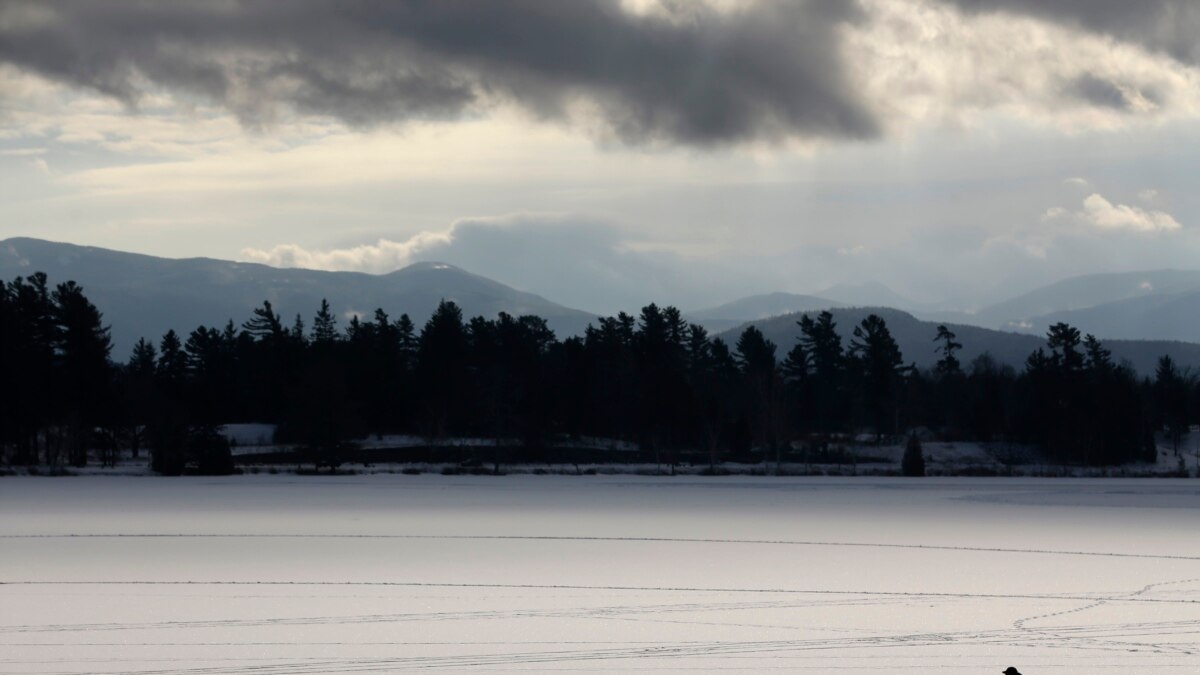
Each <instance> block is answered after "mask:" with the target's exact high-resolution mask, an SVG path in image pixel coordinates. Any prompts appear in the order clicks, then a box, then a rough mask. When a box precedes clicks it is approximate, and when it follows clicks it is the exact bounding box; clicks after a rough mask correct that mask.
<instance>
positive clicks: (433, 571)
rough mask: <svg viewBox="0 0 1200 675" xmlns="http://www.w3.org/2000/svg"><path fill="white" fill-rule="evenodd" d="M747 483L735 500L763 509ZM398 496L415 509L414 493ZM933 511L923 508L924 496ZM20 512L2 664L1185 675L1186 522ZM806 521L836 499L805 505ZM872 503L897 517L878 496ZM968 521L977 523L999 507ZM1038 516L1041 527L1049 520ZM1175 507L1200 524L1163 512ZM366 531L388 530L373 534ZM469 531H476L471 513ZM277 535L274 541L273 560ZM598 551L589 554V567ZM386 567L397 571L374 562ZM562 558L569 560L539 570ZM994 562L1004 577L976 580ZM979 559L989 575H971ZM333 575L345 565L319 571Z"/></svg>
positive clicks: (8, 521)
mask: <svg viewBox="0 0 1200 675" xmlns="http://www.w3.org/2000/svg"><path fill="white" fill-rule="evenodd" d="M98 480H100V481H101V482H102V481H103V480H104V479H98ZM535 480H547V478H546V477H539V478H537V479H535ZM550 480H554V479H553V478H550ZM1003 480H1004V479H1001V481H1000V483H998V485H1000V486H1003ZM70 482H71V481H58V482H54V481H47V480H44V479H43V480H41V481H40V483H39V488H41V487H43V486H50V489H48V490H46V491H45V494H43V493H41V492H38V493H37V494H38V497H37V499H45V500H46V503H51V502H52V501H54V500H67V501H69V500H70V496H69V495H70V493H69V492H68V491H67V490H65V489H64V490H62V491H61V492H60V491H58V487H59V486H60V485H63V486H66V485H67V484H68V483H70ZM18 483H19V481H9V482H7V483H5V484H3V485H0V488H7V487H8V485H10V484H18ZM230 484H231V485H233V486H234V487H232V488H229V490H230V491H229V492H228V493H227V495H233V497H232V498H233V499H235V500H236V499H241V500H243V502H244V507H245V508H246V509H249V510H253V509H255V508H258V507H257V506H256V505H255V501H254V496H253V489H254V486H253V484H249V485H243V486H240V487H239V486H237V484H236V482H232V483H230ZM183 485H184V489H183V493H185V494H184V495H183V496H182V497H181V499H183V500H184V502H185V503H191V502H190V501H189V499H191V497H194V495H192V496H189V495H187V494H186V493H187V492H188V490H190V489H191V484H186V483H185V484H183ZM22 487H23V486H22ZM91 487H94V486H89V488H91ZM127 487H128V486H123V488H120V489H125V488H127ZM1064 488H1065V489H1067V490H1069V489H1070V488H1071V485H1070V484H1064ZM106 489H107V488H104V487H101V488H100V491H101V492H102V493H103V492H104V491H105V490H106ZM120 489H118V488H117V487H116V486H115V485H114V487H113V493H112V495H111V499H113V500H115V501H118V502H120V501H121V500H132V503H128V504H122V505H121V507H120V508H121V509H129V510H130V511H131V512H135V513H136V512H137V511H138V509H139V508H145V507H147V506H149V504H147V503H145V502H141V501H139V500H140V497H138V496H137V495H136V493H135V494H134V495H133V496H130V494H129V493H121V492H120ZM344 489H346V490H349V491H353V489H354V487H353V485H352V484H351V483H347V484H346V487H345V488H344ZM1001 489H1002V488H1001ZM1146 489H1151V488H1146ZM746 490H748V491H749V492H748V493H747V495H746V498H747V499H748V500H749V501H751V502H754V500H755V499H757V498H759V496H760V495H758V494H756V493H755V492H754V491H753V488H752V487H747V488H746ZM197 492H198V493H203V490H202V489H199V488H197ZM763 492H770V491H763ZM34 493H35V491H29V492H27V493H25V495H23V496H25V497H28V495H32V494H34ZM442 496H443V497H444V496H445V495H442ZM473 496H474V497H478V495H473ZM676 496H677V495H675V494H672V495H670V496H664V497H663V500H664V501H670V500H671V499H674V498H675V497H676ZM913 496H914V495H913V492H912V491H906V493H905V496H904V498H905V499H912V498H913ZM655 498H657V497H655ZM806 498H813V497H812V495H809V496H808V497H806ZM409 499H412V500H414V501H412V504H416V505H417V506H418V507H419V506H420V504H421V499H422V497H420V496H416V497H409ZM498 499H500V501H501V502H502V501H503V499H502V498H498ZM553 499H557V498H552V499H551V501H553ZM947 499H948V497H947V496H946V495H945V494H941V493H940V492H938V493H934V492H931V493H930V494H929V495H928V496H927V502H928V503H929V504H938V503H945V504H948V503H949V502H948V501H946V500H947ZM484 501H485V502H486V500H484ZM15 503H17V502H16V501H14V500H12V499H10V498H9V497H7V496H6V495H5V494H3V493H0V553H3V554H2V555H0V673H62V674H66V673H75V672H83V671H86V672H91V673H102V674H110V675H115V674H117V673H128V674H131V675H133V674H136V675H156V674H166V673H191V674H196V675H204V674H210V675H218V674H226V673H248V674H258V675H288V674H305V673H354V672H412V671H422V670H442V671H446V672H459V671H472V672H475V671H478V672H489V671H503V672H507V671H547V672H648V671H673V670H686V671H689V672H708V671H716V670H740V671H743V672H765V671H786V672H794V671H804V672H863V673H866V672H929V671H939V672H948V673H949V672H955V673H958V672H963V673H969V672H981V673H995V672H999V671H1000V670H1002V669H1003V668H1004V667H1005V666H1007V665H1017V666H1018V667H1019V668H1021V670H1022V672H1026V673H1031V674H1032V675H1037V673H1046V672H1054V673H1096V672H1130V671H1136V672H1178V673H1190V672H1198V671H1200V607H1198V606H1197V605H1200V541H1197V539H1198V538H1197V537H1196V536H1195V535H1197V534H1200V532H1197V529H1200V527H1197V528H1193V529H1181V525H1180V523H1181V522H1186V521H1171V522H1167V523H1164V524H1162V525H1161V527H1162V529H1163V531H1164V532H1169V533H1172V535H1173V536H1177V537H1178V539H1177V540H1176V539H1172V538H1170V537H1168V538H1165V539H1161V540H1160V539H1154V542H1155V543H1156V544H1157V545H1156V546H1154V547H1153V548H1151V549H1150V551H1149V552H1138V551H1136V550H1113V549H1121V548H1127V547H1126V543H1125V541H1124V539H1123V538H1122V535H1132V534H1133V533H1129V532H1122V531H1120V530H1117V531H1110V532H1109V534H1108V536H1107V537H1106V538H1103V539H1100V540H1094V541H1081V539H1078V538H1076V539H1072V538H1071V537H1070V536H1068V535H1069V533H1064V541H1063V542H1062V543H1063V546H1062V548H1055V547H1047V546H1045V545H1044V544H1045V542H1046V541H1047V537H1048V535H1047V533H1046V532H1040V533H1039V536H1038V537H1036V538H1031V539H1030V541H1031V542H1032V545H1029V546H1018V545H1014V541H1013V539H1012V538H1011V537H1009V538H998V539H997V542H998V543H997V544H996V545H994V546H992V545H976V544H978V543H979V542H978V540H972V541H973V543H972V544H970V545H968V544H963V545H955V544H951V543H946V542H945V541H944V540H943V541H941V543H938V542H939V539H938V537H932V541H931V543H897V542H895V541H894V540H893V539H894V537H893V536H891V535H893V534H894V533H893V532H891V531H888V529H887V527H885V526H879V529H878V534H880V535H881V538H880V539H879V540H876V541H863V540H862V539H865V538H867V535H866V534H864V532H866V533H869V531H870V530H871V527H873V526H872V525H870V523H868V524H867V525H866V526H865V527H866V529H865V530H863V531H861V532H859V533H858V534H857V536H851V537H847V540H846V541H837V540H832V539H830V540H825V539H820V538H812V539H808V538H792V537H788V536H781V537H779V538H758V537H746V538H736V537H719V536H712V537H704V536H695V537H685V536H680V537H673V536H665V535H664V536H603V535H595V536H590V535H579V536H570V535H558V534H544V535H543V534H489V535H481V534H465V533H464V534H404V533H395V532H378V531H376V532H360V533H347V534H337V533H332V532H331V533H326V534H320V533H318V534H287V533H281V532H258V533H254V532H238V533H221V532H215V531H209V532H196V533H188V532H152V531H147V530H150V529H152V528H151V527H147V526H146V525H145V524H141V525H139V522H141V521H139V520H138V519H137V517H136V516H135V517H134V518H133V522H132V523H130V524H129V525H127V527H129V529H131V530H143V531H142V532H141V533H139V532H137V531H131V532H118V531H112V530H113V529H114V528H112V527H111V525H112V523H109V525H110V527H109V528H106V530H104V531H93V532H87V531H81V530H77V531H74V532H65V533H60V534H49V533H31V532H27V531H20V528H18V527H16V525H17V524H18V523H19V522H23V519H27V518H30V517H32V514H36V513H38V512H39V509H38V508H37V505H33V506H28V507H26V506H22V509H21V510H20V511H18V510H15V509H12V508H9V507H11V506H12V505H13V504H15ZM922 503H923V504H924V502H922ZM382 505H385V504H383V503H381V506H382ZM386 506H388V508H390V507H391V505H386ZM741 506H744V504H741ZM816 506H819V507H828V504H825V503H824V502H821V501H820V499H817V501H816ZM60 507H61V503H60V504H58V507H56V509H51V510H48V511H47V513H48V515H46V516H45V517H46V519H47V528H46V529H49V530H59V531H64V530H66V529H67V526H69V525H70V524H71V522H72V519H73V518H74V517H76V516H78V513H76V512H74V511H73V510H72V509H70V508H66V509H62V508H60ZM882 507H883V508H894V509H899V510H903V509H904V508H907V507H906V506H905V505H904V504H899V503H890V502H888V497H886V496H885V497H884V498H883V504H882ZM78 508H79V509H80V510H81V512H82V511H86V510H87V508H88V504H87V503H86V502H81V503H80V504H79V505H78ZM429 508H430V509H435V510H436V509H437V508H440V507H439V506H437V505H431V506H429ZM814 508H815V507H814ZM947 508H952V507H947ZM976 508H979V509H982V510H981V511H979V513H981V514H985V515H988V514H992V513H993V511H991V510H994V509H999V510H1001V511H1003V509H1004V508H1005V507H1004V506H1003V504H990V503H989V504H985V505H981V506H978V507H976ZM1193 508H1195V509H1200V496H1198V497H1196V504H1195V506H1194V507H1193ZM1047 509H1048V510H1047V512H1046V513H1047V514H1049V519H1050V520H1053V517H1054V507H1047ZM267 510H268V511H270V509H267ZM717 510H719V509H717ZM1172 511H1173V512H1174V513H1180V514H1181V516H1183V517H1187V518H1193V519H1195V518H1196V516H1197V515H1200V514H1192V513H1190V512H1188V511H1187V510H1186V509H1183V510H1181V509H1179V508H1178V505H1176V506H1174V507H1173V508H1172ZM1181 511H1182V513H1181ZM370 512H371V510H370V508H367V509H366V510H365V511H361V510H356V511H354V514H355V517H365V516H363V515H362V514H364V513H366V514H369V513H370ZM222 513H226V514H227V512H222ZM747 513H750V514H753V517H754V518H762V519H766V521H767V522H766V523H765V524H764V522H763V521H762V520H758V521H757V522H755V524H754V527H755V529H754V530H751V531H752V532H753V533H755V534H760V533H762V532H763V529H764V528H766V529H771V527H773V525H772V522H771V520H770V519H772V518H777V519H779V522H778V526H779V528H780V531H781V533H786V534H791V533H793V532H794V530H793V529H789V528H791V527H792V525H791V524H789V523H788V522H787V520H786V518H787V516H790V515H791V514H789V513H787V512H783V513H781V512H780V511H779V505H778V504H777V503H775V502H773V501H771V500H765V502H764V505H763V510H762V512H761V513H759V512H755V511H753V510H751V511H749V512H747ZM747 513H739V514H738V515H737V516H734V517H733V518H734V520H735V521H736V520H737V519H739V518H750V517H751V516H750V515H747ZM922 513H923V514H926V515H924V516H923V517H924V518H927V519H928V518H933V520H932V521H929V522H923V523H922V525H923V527H925V528H930V529H929V530H927V529H922V528H918V529H916V530H914V537H913V538H914V539H918V540H919V539H921V538H922V537H921V536H920V535H922V534H927V533H928V532H929V531H930V530H936V529H937V528H938V527H950V526H951V525H949V524H947V523H943V522H941V521H938V520H937V518H939V517H940V516H929V515H928V514H927V513H926V512H925V511H922ZM933 513H936V511H934V512H933ZM1087 513H1095V514H1097V517H1099V516H1102V515H1103V514H1104V513H1105V510H1104V509H1096V510H1095V511H1090V510H1089V511H1087ZM192 515H193V516H195V517H196V520H195V522H197V523H199V524H201V525H202V524H204V523H205V522H210V521H211V522H212V523H214V524H215V523H220V522H223V521H222V520H221V519H220V518H224V517H227V516H224V515H223V516H221V517H220V518H218V517H217V516H216V515H214V514H207V513H205V511H204V507H203V506H200V507H199V508H198V510H197V511H196V512H194V513H193V514H192ZM711 515H712V514H711V512H702V513H701V514H700V515H697V518H698V519H701V520H703V518H704V517H709V516H711ZM999 515H1000V516H1002V517H1012V514H1011V513H1010V512H1003V513H999ZM626 516H627V514H626V513H623V512H617V513H615V514H614V517H615V518H617V517H619V518H623V517H626ZM272 517H273V516H272ZM591 517H593V518H599V519H600V520H598V521H589V522H592V523H593V524H595V523H597V522H603V519H604V515H603V513H601V514H599V515H595V514H593V515H592V516H591ZM1071 518H1078V513H1077V512H1076V513H1075V514H1073V515H1072V516H1071ZM1001 520H1002V519H1001ZM268 522H269V518H268ZM947 522H949V521H947ZM997 522H1000V521H997ZM1064 522H1074V521H1064ZM1146 522H1147V524H1146V527H1147V528H1148V529H1151V530H1152V529H1154V528H1156V527H1160V526H1159V525H1155V524H1154V521H1153V520H1149V521H1146ZM1031 523H1032V524H1031V525H1030V527H1031V528H1036V527H1038V524H1037V523H1036V521H1031ZM384 524H386V527H383V526H382V525H384ZM619 524H620V523H619V522H618V523H617V525H619ZM737 525H738V523H737V522H725V523H722V526H723V528H722V529H726V528H728V527H730V526H734V527H736V526H737ZM523 526H524V527H528V528H531V529H536V528H538V527H541V526H542V525H541V524H540V523H539V522H537V521H536V519H534V520H530V521H529V522H526V523H524V524H523ZM363 527H364V528H367V529H369V528H370V527H376V528H377V529H394V528H395V526H394V524H393V523H391V522H390V521H386V520H384V521H380V522H370V523H368V524H367V525H365V526H363ZM1047 527H1050V526H1049V525H1048V526H1047ZM461 529H465V530H470V529H472V522H471V521H470V519H468V520H467V521H465V522H463V524H462V528H461ZM606 529H611V528H606ZM1031 531H1032V530H1031ZM885 534H886V535H888V536H886V538H885V537H883V536H882V535H885ZM1050 534H1051V535H1052V534H1053V533H1052V532H1051V533H1050ZM1143 534H1144V533H1143ZM1146 536H1149V535H1146ZM1049 539H1051V540H1052V539H1053V536H1049ZM284 542H290V543H288V544H287V549H286V550H285V551H278V550H276V548H275V547H276V546H278V545H282V544H283V543H284ZM1081 543H1082V545H1081ZM1106 549H1107V550H1106ZM10 554H11V555H10ZM297 555H300V556H302V557H301V558H300V560H301V561H302V562H303V561H306V560H308V559H309V558H312V559H319V560H320V564H319V565H317V564H315V563H314V566H312V567H309V566H302V567H300V568H298V569H300V572H302V574H301V573H295V574H291V575H289V574H282V575H281V576H283V578H271V577H269V576H264V575H263V572H264V571H270V570H272V569H279V570H280V571H281V572H285V573H286V572H288V571H289V570H290V569H291V568H292V567H291V566H293V565H296V564H297V560H296V559H295V558H294V557H293V556H297ZM593 555H595V556H599V557H600V558H601V559H600V560H597V561H589V562H588V563H587V564H584V563H581V562H580V561H581V560H589V558H590V557H591V556H593ZM205 556H209V557H205ZM304 556H307V557H304ZM381 556H382V557H381ZM197 558H199V559H197ZM210 558H211V559H210ZM393 559H394V560H395V566H396V569H393V568H392V567H391V566H390V565H388V564H386V563H387V561H389V560H393ZM381 560H382V561H383V562H381ZM554 560H561V567H555V566H554V565H551V564H549V563H547V562H546V561H551V562H552V561H554ZM447 561H449V562H447ZM530 561H533V562H530ZM226 563H228V564H226ZM235 563H244V565H240V564H235ZM530 565H546V566H541V567H535V568H534V569H532V571H530V568H529V566H530ZM781 565H782V566H784V568H783V569H781V568H780V566H781ZM906 565H915V566H916V569H915V570H911V572H912V573H909V572H910V570H907V569H906V568H905V566H906ZM989 565H993V566H995V567H994V569H995V570H999V572H997V573H995V575H996V576H1000V575H1003V576H1004V577H1005V578H1003V579H996V582H995V583H994V584H993V583H991V582H989V581H987V579H989V578H990V577H991V576H992V575H993V571H992V570H993V568H992V567H987V566H989ZM847 566H850V567H853V569H851V570H847V569H846V567H847ZM176 567H178V568H179V569H178V570H177V569H175V568H176ZM976 568H982V569H983V571H982V572H977V573H976V574H978V576H980V577H981V578H983V579H984V581H983V582H979V581H978V580H975V579H974V578H973V577H970V574H972V570H973V569H976ZM314 570H323V571H324V574H325V576H324V577H323V578H319V577H316V576H314ZM347 570H349V571H352V572H354V574H349V575H345V576H338V577H334V576H331V575H333V574H338V573H340V572H345V571H347ZM647 570H649V571H647ZM663 570H666V571H667V572H672V571H677V572H678V574H679V576H680V582H679V583H677V584H676V583H654V582H655V581H661V580H662V579H663V576H662V573H663ZM138 571H142V572H145V573H146V575H145V577H144V578H139V577H138ZM850 573H853V574H850ZM1189 573H1190V575H1189ZM848 574H849V577H848V576H847V575H848ZM222 575H224V576H222ZM462 575H467V576H466V577H463V576H462ZM454 576H458V577H459V578H458V579H454V578H447V577H454ZM667 576H671V575H670V574H668V575H667ZM757 576H763V577H766V578H763V579H758V578H756V577H757ZM364 577H371V578H364ZM538 577H544V578H538ZM847 578H850V579H857V583H853V584H850V583H848V582H847ZM614 579H621V580H633V581H637V580H639V579H641V580H644V581H646V582H647V583H634V582H633V581H630V582H629V583H621V582H614V581H613V580H614ZM781 580H782V581H785V582H786V583H780V582H781ZM697 581H702V582H703V583H695V582H697Z"/></svg>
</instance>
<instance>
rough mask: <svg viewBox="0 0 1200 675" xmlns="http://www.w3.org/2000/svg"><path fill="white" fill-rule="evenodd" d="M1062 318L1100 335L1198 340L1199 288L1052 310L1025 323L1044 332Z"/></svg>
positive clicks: (1199, 320)
mask: <svg viewBox="0 0 1200 675" xmlns="http://www.w3.org/2000/svg"><path fill="white" fill-rule="evenodd" d="M1058 321H1065V322H1067V323H1069V324H1071V325H1072V326H1076V327H1078V328H1079V329H1080V330H1081V331H1083V332H1085V333H1093V334H1094V335H1096V336H1097V337H1101V338H1123V339H1128V340H1142V339H1147V338H1162V339H1167V340H1187V341H1196V340H1200V291H1187V292H1180V293H1155V294H1153V295H1149V296H1146V297H1138V298H1128V299H1125V300H1118V301H1116V302H1108V303H1105V304H1102V305H1096V306H1095V307H1088V308H1086V309H1076V310H1070V311H1063V312H1053V313H1050V314H1046V315H1043V316H1039V317H1035V318H1034V319H1031V320H1030V321H1029V322H1028V323H1029V324H1030V325H1031V326H1032V328H1033V330H1040V331H1044V330H1045V328H1046V327H1048V326H1050V325H1051V324H1054V323H1056V322H1058Z"/></svg>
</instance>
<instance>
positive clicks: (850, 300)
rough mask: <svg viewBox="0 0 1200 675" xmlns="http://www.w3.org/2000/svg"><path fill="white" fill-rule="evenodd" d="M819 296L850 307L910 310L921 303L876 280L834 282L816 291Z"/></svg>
mask: <svg viewBox="0 0 1200 675" xmlns="http://www.w3.org/2000/svg"><path fill="white" fill-rule="evenodd" d="M816 294H817V295H818V296H819V297H822V298H828V299H830V300H833V301H834V302H836V303H838V304H840V305H844V306H850V307H895V308H896V309H905V310H911V309H914V308H916V307H917V306H919V305H920V304H921V303H918V302H915V301H913V300H912V299H910V298H906V297H904V296H903V295H900V294H899V293H897V292H895V291H893V290H892V289H890V288H888V287H887V286H885V285H884V284H882V283H880V282H878V281H868V282H865V283H861V284H847V283H842V284H834V285H833V286H830V287H829V288H826V289H824V290H821V291H817V293H816Z"/></svg>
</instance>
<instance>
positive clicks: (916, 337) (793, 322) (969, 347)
mask: <svg viewBox="0 0 1200 675" xmlns="http://www.w3.org/2000/svg"><path fill="white" fill-rule="evenodd" d="M830 312H831V313H832V314H833V317H834V321H835V322H837V329H838V333H839V334H840V335H841V336H842V341H843V344H845V345H847V346H848V345H849V344H850V337H851V333H853V331H854V327H855V326H856V325H857V324H858V323H859V322H861V321H862V320H863V319H864V318H866V317H867V315H869V314H877V315H879V316H880V317H882V318H883V319H884V320H885V321H886V322H887V326H888V330H889V331H890V332H891V334H892V337H893V338H895V340H896V344H897V345H898V346H899V347H900V351H901V353H903V355H904V359H905V363H915V364H916V365H917V366H918V367H920V368H930V367H932V366H933V365H934V364H935V363H936V362H937V360H938V358H939V354H938V353H937V351H936V349H937V344H936V343H935V342H934V336H935V335H937V327H938V325H939V323H938V322H932V321H922V320H920V319H918V318H917V317H915V316H913V315H912V314H909V313H908V312H904V311H901V310H898V309H891V308H889V307H847V308H840V309H833V310H830ZM807 313H808V314H815V312H807ZM804 314H805V312H799V313H795V314H786V315H783V316H776V317H772V318H769V319H762V320H759V321H753V322H750V323H751V324H753V325H754V326H755V327H757V328H758V329H759V330H761V331H762V332H763V335H764V336H765V337H766V338H767V339H769V340H771V341H772V342H774V343H775V345H776V346H777V348H778V351H777V353H776V355H777V357H778V358H780V359H782V358H783V357H784V356H785V355H786V354H787V351H788V350H790V349H791V348H792V346H793V345H795V344H796V340H797V339H798V338H799V337H800V327H799V326H798V325H797V322H798V321H799V320H800V317H801V316H803V315H804ZM945 325H946V326H947V327H948V328H950V330H952V331H953V332H954V333H955V334H956V335H957V336H958V337H957V341H958V342H960V343H961V344H962V345H963V347H962V350H961V351H960V352H959V353H958V354H957V356H958V358H959V360H960V361H961V362H962V363H963V364H964V366H966V365H969V364H970V363H971V361H973V360H974V359H976V358H978V357H979V356H980V355H982V354H984V353H987V354H989V355H991V357H992V358H994V359H995V360H996V361H997V362H998V363H1000V364H1006V365H1010V366H1013V367H1015V368H1017V369H1020V368H1021V367H1022V365H1023V364H1024V363H1025V359H1026V358H1027V357H1028V356H1029V355H1030V354H1031V353H1033V351H1034V350H1036V349H1037V348H1038V347H1045V346H1046V341H1045V339H1044V338H1043V337H1042V336H1039V335H1030V334H1024V333H1013V332H1008V331H998V330H993V329H990V328H982V327H979V326H970V325H966V324H945ZM741 330H742V327H738V328H734V329H731V330H729V331H727V332H725V333H723V334H721V337H722V338H723V339H725V341H726V342H728V343H729V344H730V345H733V344H735V343H736V342H737V338H738V335H739V333H740V332H741ZM1103 342H1104V346H1105V347H1106V348H1107V349H1109V350H1111V351H1112V356H1113V359H1114V360H1115V361H1117V362H1118V363H1120V362H1128V363H1129V365H1131V366H1132V367H1133V368H1134V370H1136V371H1137V372H1138V373H1140V374H1143V375H1151V374H1153V373H1154V369H1155V365H1156V362H1157V361H1158V359H1159V357H1161V356H1163V355H1167V356H1170V357H1171V358H1172V359H1174V360H1175V362H1176V363H1177V364H1180V365H1182V366H1185V367H1191V368H1193V369H1194V368H1200V344H1197V343H1191V342H1177V341H1171V340H1107V339H1106V340H1104V341H1103Z"/></svg>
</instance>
